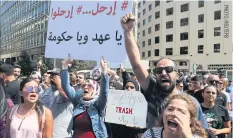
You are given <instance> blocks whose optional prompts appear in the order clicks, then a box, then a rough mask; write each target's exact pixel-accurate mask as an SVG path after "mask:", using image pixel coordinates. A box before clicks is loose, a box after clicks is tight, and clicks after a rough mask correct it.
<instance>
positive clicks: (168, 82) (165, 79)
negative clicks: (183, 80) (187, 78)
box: [161, 78, 170, 84]
mask: <svg viewBox="0 0 233 138" xmlns="http://www.w3.org/2000/svg"><path fill="white" fill-rule="evenodd" d="M161 82H162V84H170V80H169V79H167V78H161Z"/></svg>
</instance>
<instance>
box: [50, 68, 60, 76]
mask: <svg viewBox="0 0 233 138" xmlns="http://www.w3.org/2000/svg"><path fill="white" fill-rule="evenodd" d="M60 71H61V69H59V68H55V69H53V70H48V71H47V74H54V75H60Z"/></svg>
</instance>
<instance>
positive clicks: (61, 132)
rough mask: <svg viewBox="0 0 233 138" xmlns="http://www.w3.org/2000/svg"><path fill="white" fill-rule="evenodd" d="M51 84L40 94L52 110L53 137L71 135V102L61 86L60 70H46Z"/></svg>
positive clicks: (59, 137)
mask: <svg viewBox="0 0 233 138" xmlns="http://www.w3.org/2000/svg"><path fill="white" fill-rule="evenodd" d="M47 73H48V74H50V79H51V85H50V87H49V88H48V89H46V90H45V91H44V93H43V94H42V95H40V96H41V100H42V102H43V104H44V105H45V106H46V107H47V108H49V109H50V110H51V111H52V114H53V119H54V121H53V122H54V125H53V126H54V128H53V138H67V137H71V135H72V134H71V130H72V114H73V104H72V103H71V101H70V100H69V99H68V98H67V96H66V94H65V92H64V90H63V89H62V86H61V79H60V76H59V75H60V70H59V69H54V70H52V71H48V72H47Z"/></svg>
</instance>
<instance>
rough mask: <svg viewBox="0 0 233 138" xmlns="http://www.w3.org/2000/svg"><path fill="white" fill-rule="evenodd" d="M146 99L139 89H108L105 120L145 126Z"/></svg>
mask: <svg viewBox="0 0 233 138" xmlns="http://www.w3.org/2000/svg"><path fill="white" fill-rule="evenodd" d="M146 117H147V101H146V99H145V97H144V96H143V94H142V93H141V92H139V91H133V92H131V91H127V90H109V94H108V104H107V108H106V116H105V122H109V123H115V124H122V125H126V126H130V127H139V128H146Z"/></svg>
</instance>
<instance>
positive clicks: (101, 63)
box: [100, 57, 108, 74]
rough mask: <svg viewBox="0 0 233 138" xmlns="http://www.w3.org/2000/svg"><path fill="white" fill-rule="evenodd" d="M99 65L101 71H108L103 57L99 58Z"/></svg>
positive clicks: (105, 72)
mask: <svg viewBox="0 0 233 138" xmlns="http://www.w3.org/2000/svg"><path fill="white" fill-rule="evenodd" d="M100 66H101V70H102V73H104V74H107V73H108V63H107V62H106V61H104V57H102V58H101V60H100Z"/></svg>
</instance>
